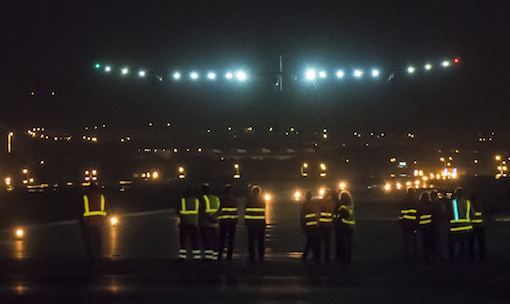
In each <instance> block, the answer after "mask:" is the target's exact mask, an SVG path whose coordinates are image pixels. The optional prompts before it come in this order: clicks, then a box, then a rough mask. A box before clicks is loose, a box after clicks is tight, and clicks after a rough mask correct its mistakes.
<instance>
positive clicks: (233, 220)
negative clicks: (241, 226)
mask: <svg viewBox="0 0 510 304" xmlns="http://www.w3.org/2000/svg"><path fill="white" fill-rule="evenodd" d="M237 218H238V216H237V201H236V199H235V197H234V196H233V195H232V186H231V185H226V186H225V190H224V192H223V195H222V196H221V198H220V215H219V217H218V219H219V224H220V236H219V239H220V241H219V249H218V260H221V259H222V258H223V251H224V250H225V242H226V243H227V260H228V261H230V260H232V254H233V253H234V238H235V235H236V225H237Z"/></svg>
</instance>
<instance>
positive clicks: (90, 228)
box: [81, 224, 103, 265]
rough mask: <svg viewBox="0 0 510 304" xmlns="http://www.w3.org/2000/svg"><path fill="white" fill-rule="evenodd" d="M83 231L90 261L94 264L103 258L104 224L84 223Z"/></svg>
mask: <svg viewBox="0 0 510 304" xmlns="http://www.w3.org/2000/svg"><path fill="white" fill-rule="evenodd" d="M81 232H82V237H83V240H84V241H85V248H86V250H87V258H88V262H89V264H91V265H93V264H94V263H95V262H96V261H97V260H98V259H100V258H101V252H102V251H103V226H102V225H88V224H82V225H81Z"/></svg>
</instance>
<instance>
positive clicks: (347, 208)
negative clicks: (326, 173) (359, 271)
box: [333, 191, 356, 262]
mask: <svg viewBox="0 0 510 304" xmlns="http://www.w3.org/2000/svg"><path fill="white" fill-rule="evenodd" d="M333 224H334V228H335V241H336V242H335V243H336V260H337V262H350V261H351V257H352V233H353V230H354V227H355V225H356V221H355V219H354V200H353V199H352V195H351V193H350V192H349V191H342V192H341V193H340V201H339V203H338V208H337V210H336V213H335V216H334V220H333Z"/></svg>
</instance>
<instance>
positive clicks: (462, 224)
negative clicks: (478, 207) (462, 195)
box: [450, 199, 473, 232]
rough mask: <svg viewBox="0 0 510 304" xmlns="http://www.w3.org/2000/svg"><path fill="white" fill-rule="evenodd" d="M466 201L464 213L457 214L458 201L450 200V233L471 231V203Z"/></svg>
mask: <svg viewBox="0 0 510 304" xmlns="http://www.w3.org/2000/svg"><path fill="white" fill-rule="evenodd" d="M465 201H466V207H467V208H466V213H465V214H464V213H461V212H459V205H458V204H459V201H458V200H457V199H453V200H452V210H453V218H452V219H451V220H450V231H451V232H464V231H471V230H473V224H472V223H471V216H470V213H471V201H470V200H465Z"/></svg>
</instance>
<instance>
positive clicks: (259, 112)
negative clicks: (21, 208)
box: [0, 0, 510, 134]
mask: <svg viewBox="0 0 510 304" xmlns="http://www.w3.org/2000/svg"><path fill="white" fill-rule="evenodd" d="M131 2H132V3H131ZM504 3H505V2H504V1H465V0H463V1H460V0H459V1H330V2H327V1H324V2H323V1H160V2H156V1H137V2H136V3H135V2H134V1H98V2H93V1H83V2H81V1H9V2H7V1H4V3H3V4H2V9H1V12H0V17H1V18H0V34H1V35H0V37H2V44H1V48H0V60H1V61H0V62H1V64H0V67H1V70H0V80H1V81H2V83H3V85H2V86H1V88H0V98H1V100H0V102H1V103H2V109H3V111H2V113H1V114H0V119H1V120H0V123H1V124H2V126H3V127H10V126H11V125H14V126H19V127H26V126H31V125H34V124H42V125H46V126H55V127H68V128H69V126H70V125H73V124H74V125H81V124H82V123H85V122H89V121H98V122H100V121H107V122H109V123H112V124H118V125H129V124H132V125H137V124H140V125H141V124H142V123H143V122H144V121H149V120H154V121H161V122H164V121H174V122H177V123H178V124H180V125H186V126H187V127H196V128H204V127H209V126H210V127H216V126H218V127H219V126H224V125H229V124H230V123H229V122H230V121H232V122H233V124H236V123H237V124H239V125H241V124H248V123H249V124H253V125H256V126H257V125H261V126H262V125H264V126H265V125H269V124H271V125H281V126H286V125H291V124H294V125H297V126H303V127H308V126H310V127H323V126H324V127H331V128H343V129H366V130H367V131H368V130H369V129H374V130H395V131H403V132H407V131H408V130H418V131H420V132H429V133H434V134H435V133H440V132H443V130H448V132H450V133H452V134H454V133H455V134H457V133H458V134H462V133H464V129H468V130H470V131H473V132H488V131H490V130H492V129H494V130H496V131H498V132H499V131H501V132H503V131H505V130H506V129H510V128H509V127H510V126H509V124H508V119H507V116H508V114H510V107H509V106H508V102H509V101H510V99H509V97H510V93H509V90H510V89H509V88H508V80H507V79H508V77H507V76H506V74H507V73H508V67H509V64H508V63H507V59H506V57H507V53H508V50H509V46H510V30H509V29H510V26H509V25H508V22H507V21H506V19H507V17H506V16H505V11H507V10H506V7H507V6H505V5H504ZM279 55H283V56H284V67H285V69H284V73H285V75H286V78H287V79H286V84H287V86H286V90H285V91H284V92H283V94H282V93H277V92H275V91H274V89H273V88H272V85H271V84H272V83H273V82H274V80H275V78H274V76H273V75H274V74H275V73H276V71H277V69H278V57H279ZM454 56H459V57H460V58H461V60H462V62H461V64H460V65H458V66H456V67H455V69H454V70H451V71H449V72H444V71H434V72H433V73H431V74H430V75H417V76H416V77H413V78H412V79H409V78H406V77H395V79H394V80H392V81H390V82H386V81H379V82H374V81H370V80H369V79H366V80H363V81H361V82H358V83H354V82H345V83H343V84H338V83H335V84H329V85H320V86H317V87H310V86H304V85H303V84H302V83H299V82H296V81H293V80H292V79H291V77H292V76H293V75H299V73H301V72H302V69H303V67H304V66H305V65H307V64H310V63H316V64H320V65H322V66H326V67H328V66H330V67H332V68H333V67H337V66H348V67H351V66H363V67H371V66H373V65H374V66H379V67H381V68H383V69H386V70H388V69H403V68H405V66H406V65H408V64H412V63H414V64H417V65H418V64H422V63H423V62H426V61H440V60H442V59H443V58H452V57H454ZM97 61H100V62H106V63H110V64H113V65H114V66H120V65H129V66H132V67H143V68H146V69H147V70H148V71H150V73H151V74H156V73H157V74H160V75H163V76H164V77H167V76H169V75H170V73H171V71H172V70H173V69H175V68H180V69H188V68H198V69H214V68H224V67H228V66H234V65H244V66H246V67H248V68H250V71H251V72H252V73H253V74H254V75H257V76H258V78H257V79H256V80H254V81H252V82H251V83H248V84H246V85H244V86H240V87H232V86H231V87H226V86H223V85H221V84H218V85H207V84H195V85H191V86H190V85H186V84H179V85H176V84H175V83H172V82H171V81H169V80H165V81H163V82H161V83H160V82H157V81H155V80H154V79H153V78H151V79H145V80H134V79H121V78H120V77H117V76H114V75H110V76H106V75H102V74H100V73H97V72H96V71H94V69H93V64H94V63H95V62H97ZM331 82H333V81H331ZM32 90H33V91H35V92H36V96H30V92H31V91H32ZM52 91H55V92H56V93H57V94H56V95H55V96H51V92H52ZM438 126H439V127H438Z"/></svg>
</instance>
